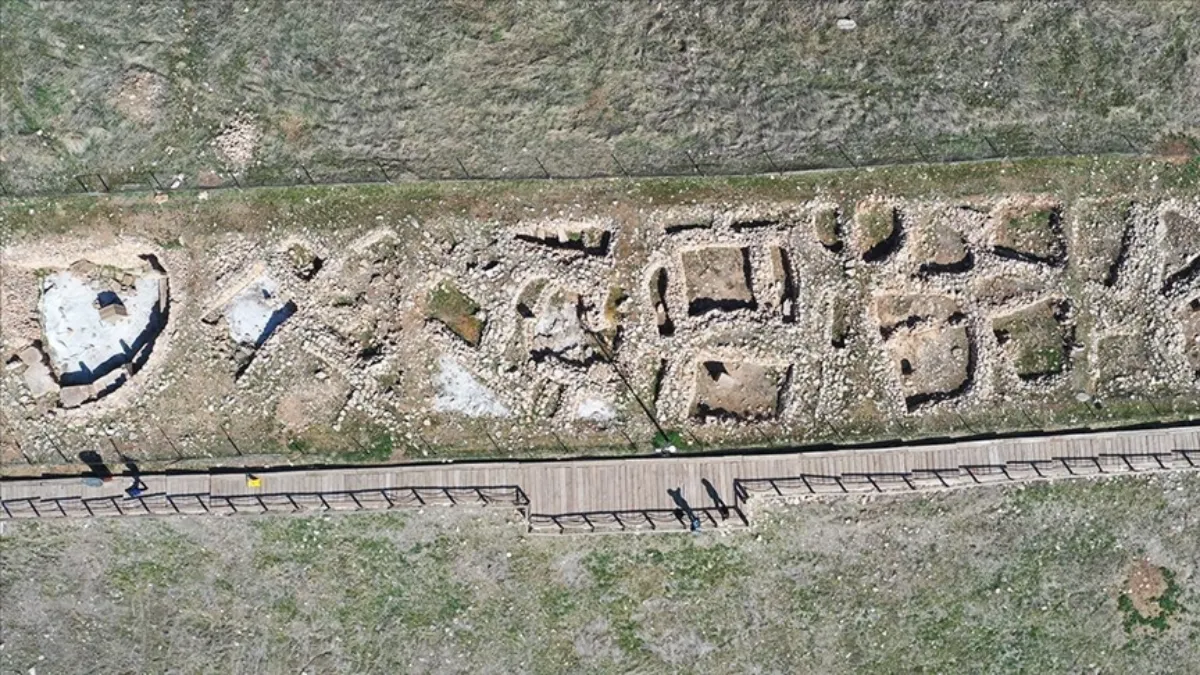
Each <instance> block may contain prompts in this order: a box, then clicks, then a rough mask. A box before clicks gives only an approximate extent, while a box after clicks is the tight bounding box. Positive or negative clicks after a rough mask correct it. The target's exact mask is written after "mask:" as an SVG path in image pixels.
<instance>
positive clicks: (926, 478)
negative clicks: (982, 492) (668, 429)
mask: <svg viewBox="0 0 1200 675" xmlns="http://www.w3.org/2000/svg"><path fill="white" fill-rule="evenodd" d="M1196 468H1200V450H1172V451H1170V452H1155V453H1138V454H1117V453H1102V454H1098V455H1095V456H1089V457H1055V458H1052V459H1037V460H1012V461H1008V462H1004V463H1002V464H971V465H963V466H958V467H953V468H945V469H913V470H911V471H907V472H894V473H846V474H839V475H832V476H831V475H821V474H800V475H797V476H785V477H772V478H739V479H737V480H735V481H734V495H735V499H736V500H737V504H738V505H739V506H740V505H741V504H744V503H745V502H746V500H748V499H749V498H750V497H753V496H766V497H771V496H774V497H789V496H803V495H820V494H850V493H872V492H913V491H917V490H930V489H945V488H954V487H965V486H969V485H985V484H996V483H1008V482H1018V481H1028V480H1038V479H1049V478H1068V477H1071V476H1096V475H1110V474H1129V473H1139V472H1147V471H1169V470H1183V469H1196Z"/></svg>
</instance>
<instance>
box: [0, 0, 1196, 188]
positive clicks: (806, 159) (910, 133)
mask: <svg viewBox="0 0 1200 675" xmlns="http://www.w3.org/2000/svg"><path fill="white" fill-rule="evenodd" d="M0 11H2V12H3V20H2V21H0V44H2V45H4V47H3V49H4V54H3V57H4V58H2V59H0V91H3V93H4V95H3V96H0V154H2V155H4V156H5V162H4V163H3V164H2V165H0V166H2V167H3V169H2V171H3V173H4V174H5V175H4V176H3V179H4V182H5V183H7V184H8V186H9V188H10V189H13V190H32V189H51V190H57V189H62V188H65V187H68V186H71V187H74V181H73V179H72V175H73V174H75V173H85V172H100V173H104V174H106V175H108V176H109V182H110V183H114V182H115V183H124V182H133V183H142V184H144V183H145V182H146V180H147V179H146V175H145V172H147V171H157V172H159V173H160V175H163V176H165V175H170V176H174V175H176V174H183V175H184V176H185V177H186V178H187V179H188V180H189V181H192V182H194V181H196V180H197V179H198V176H199V175H200V174H202V173H203V172H205V171H210V170H215V169H220V168H222V164H223V163H222V162H221V161H220V159H219V158H218V157H217V156H216V155H215V154H214V152H213V150H214V149H213V147H212V146H211V145H210V143H211V142H212V141H213V140H214V138H216V137H217V136H218V135H219V134H220V133H221V132H222V130H223V129H226V128H227V127H228V126H229V125H230V124H231V123H233V122H234V121H235V120H238V119H242V118H243V116H244V115H252V116H253V117H254V119H255V120H256V126H257V128H258V129H259V130H260V131H261V133H262V137H261V143H259V144H258V145H257V147H256V148H254V150H253V157H252V162H250V163H248V164H246V169H247V171H248V175H246V176H243V177H242V178H241V180H242V182H243V183H252V184H260V183H274V182H280V181H288V182H295V181H301V182H302V181H304V180H306V179H307V178H306V177H305V176H304V175H303V173H302V171H301V169H300V168H299V165H305V166H307V167H308V168H309V170H310V172H311V173H312V175H313V176H314V178H315V179H316V180H347V179H354V178H362V177H365V176H372V177H375V178H377V179H378V178H381V177H382V176H381V175H380V170H379V167H378V166H377V165H376V164H375V163H374V161H373V160H382V161H383V162H385V164H386V166H387V167H388V168H387V171H388V172H389V174H390V175H391V176H392V177H393V178H398V177H412V176H423V177H448V176H456V177H461V176H464V175H470V176H476V177H477V176H493V177H502V176H543V175H544V173H545V172H549V173H550V174H552V175H555V176H564V175H574V176H580V175H621V174H622V173H624V172H626V171H628V172H632V173H639V174H645V173H672V174H694V173H695V172H696V170H697V168H698V169H699V170H700V171H703V172H709V173H712V172H745V171H774V170H778V169H789V168H800V167H813V166H849V165H850V163H851V162H854V163H858V164H864V163H886V162H894V161H915V160H919V159H921V158H923V157H925V158H928V159H930V160H933V161H937V160H942V159H962V158H978V157H984V156H995V155H996V154H997V153H999V154H1003V155H1010V156H1020V155H1028V154H1048V153H1061V152H1095V151H1127V150H1129V149H1130V148H1131V147H1138V148H1147V149H1151V148H1153V146H1154V142H1153V141H1154V138H1155V137H1156V136H1158V135H1162V132H1165V131H1171V132H1182V133H1183V134H1186V133H1189V132H1190V133H1193V134H1194V132H1195V119H1194V118H1193V117H1191V116H1190V111H1191V110H1193V109H1194V108H1195V105H1194V102H1195V99H1196V96H1197V93H1198V90H1197V87H1198V86H1200V85H1198V84H1197V80H1196V78H1195V77H1194V76H1193V75H1194V59H1193V60H1189V59H1188V55H1189V54H1195V53H1197V52H1198V51H1200V44H1198V40H1200V36H1198V35H1197V34H1196V31H1191V30H1188V27H1189V26H1192V25H1195V24H1196V23H1197V22H1198V21H1200V8H1198V7H1197V5H1196V4H1195V3H1193V2H1188V1H1187V0H1174V1H1162V0H1140V1H1136V2H1134V1H1124V0H1111V1H1107V2H1094V1H1092V0H1071V1H1069V2H1056V3H1050V2H1036V3H1022V2H1016V1H1010V2H995V3H970V4H969V5H967V6H964V4H963V3H961V2H958V1H957V0H941V1H938V2H900V1H895V2H870V3H866V2H833V1H832V0H830V1H827V2H818V3H794V2H787V1H786V0H761V1H745V2H738V3H732V4H731V3H714V4H708V5H703V6H697V5H695V4H693V3H691V2H687V1H686V0H671V1H669V2H664V3H636V2H635V3H631V2H621V1H619V0H606V1H601V2H586V3H566V4H563V3H556V2H551V1H550V0H538V1H535V2H523V3H479V2H429V1H428V0H404V1H403V2H396V3H388V4H381V3H378V2H373V1H371V0H338V1H318V2H306V3H304V5H303V7H302V8H297V7H289V8H288V9H287V11H284V10H283V9H282V6H280V5H276V4H272V3H265V4H250V5H246V4H242V3H235V2H232V1H214V2H185V3H182V4H179V5H164V4H161V3H121V4H113V3H94V2H35V1H32V0H7V1H6V2H5V3H4V4H3V6H2V9H0ZM847 13H848V14H850V15H851V16H852V17H853V18H854V20H855V21H856V23H857V25H858V28H857V29H856V30H854V31H848V32H847V31H842V30H839V29H838V28H837V27H836V25H835V22H836V19H837V18H839V17H840V16H843V15H845V14H847ZM133 71H136V72H141V73H146V74H148V76H149V77H152V78H153V79H154V80H155V83H154V85H153V88H152V91H150V92H149V93H152V94H153V97H154V99H155V100H161V102H162V105H161V106H160V107H157V108H159V109H160V110H161V112H160V113H159V114H155V115H152V116H148V115H143V114H142V112H141V111H140V109H131V108H129V107H128V106H126V104H125V103H122V102H121V99H120V96H119V94H120V92H121V91H122V83H123V82H125V80H126V78H127V77H129V75H128V73H130V72H133ZM147 91H149V90H147ZM114 92H116V93H117V94H118V95H117V96H116V97H114ZM145 93H146V92H143V93H142V94H139V93H138V92H137V91H133V92H131V93H127V94H126V96H127V97H128V96H129V95H132V96H135V97H138V98H137V100H134V101H132V102H134V103H139V102H143V101H144V100H145V98H146V96H145ZM125 100H126V102H129V101H130V99H128V98H126V99H125ZM1160 145H1161V148H1160V149H1162V150H1163V151H1164V152H1170V153H1173V154H1178V153H1187V154H1190V153H1192V152H1194V148H1192V146H1191V145H1190V144H1189V143H1188V142H1187V139H1186V137H1184V136H1182V135H1178V134H1177V135H1174V136H1170V137H1167V136H1165V135H1164V138H1163V141H1162V143H1161V144H1160ZM614 156H615V159H614ZM241 157H243V156H241V155H239V158H241ZM239 161H240V160H239ZM259 162H261V164H259ZM226 180H228V179H226ZM97 187H98V186H97Z"/></svg>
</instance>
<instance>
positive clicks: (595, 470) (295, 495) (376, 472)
mask: <svg viewBox="0 0 1200 675" xmlns="http://www.w3.org/2000/svg"><path fill="white" fill-rule="evenodd" d="M1195 467H1200V428H1196V427H1176V428H1168V429H1155V430H1136V431H1112V432H1098V433H1088V434H1073V435H1063V436H1053V437H1040V438H1019V439H999V440H990V441H966V442H957V443H946V444H939V445H928V446H918V447H892V448H872V449H845V450H831V451H820V452H797V453H789V454H742V455H721V456H686V455H684V456H663V457H638V458H614V459H593V460H558V461H556V460H545V461H536V462H463V463H457V462H455V463H439V464H420V465H397V466H388V467H363V468H342V469H320V468H315V469H301V470H279V471H276V470H270V471H263V472H262V473H260V474H259V477H260V478H261V485H259V486H257V487H251V485H250V484H249V482H248V481H247V475H246V474H245V473H207V472H205V473H190V474H145V475H143V476H142V479H143V481H144V482H145V484H146V486H147V490H146V492H145V494H144V495H142V496H141V497H139V498H132V499H131V498H128V497H127V495H126V494H125V492H124V490H125V488H127V487H128V486H129V484H130V482H131V481H130V478H129V477H121V476H118V477H115V478H114V479H113V480H112V481H110V482H107V483H104V484H103V485H101V486H97V487H92V486H88V485H86V484H85V483H84V482H83V481H82V480H81V477H78V476H76V477H46V478H35V479H13V480H6V481H3V482H0V504H2V505H3V510H2V511H0V518H20V517H39V516H40V517H46V516H70V515H81V516H89V515H132V514H147V513H153V514H172V513H206V512H208V513H212V512H216V513H233V512H243V511H250V512H256V511H274V510H300V509H307V508H318V509H343V508H344V509H369V508H391V507H395V506H411V505H417V506H419V505H423V504H442V503H476V504H486V503H503V504H510V505H514V506H517V507H520V508H523V509H526V510H527V513H528V514H529V515H530V517H531V523H532V524H534V525H535V526H546V527H551V528H559V529H562V528H563V527H564V526H563V523H564V522H566V523H569V524H574V525H579V524H580V523H582V525H579V526H580V527H583V528H584V529H604V528H605V527H617V528H618V529H628V528H627V523H626V521H628V520H631V521H636V522H640V523H642V524H645V525H646V526H651V525H649V523H651V522H653V518H651V517H650V516H645V515H638V514H644V513H648V512H653V514H656V515H655V517H658V516H663V514H666V515H665V516H664V517H665V518H666V521H665V522H668V524H669V522H670V521H671V520H672V519H673V520H675V521H680V522H681V520H680V518H679V514H678V513H676V511H677V508H678V502H677V501H676V499H675V498H674V497H673V496H672V495H671V493H670V492H669V491H672V490H679V491H680V495H681V496H682V498H683V499H684V500H685V501H686V502H687V503H688V505H690V506H691V507H692V508H693V509H695V510H696V511H697V512H698V514H699V515H700V516H703V517H705V518H710V519H712V520H713V522H714V523H716V522H717V519H716V517H714V516H712V515H711V513H713V512H717V513H720V514H721V519H722V520H724V519H728V518H729V513H728V511H729V509H730V508H731V507H732V508H733V509H734V510H735V511H737V510H738V508H739V507H740V506H741V504H742V503H743V502H744V501H745V499H747V498H749V497H751V496H753V495H762V494H772V495H788V494H811V493H844V492H864V491H868V492H871V491H887V490H909V489H923V488H944V487H953V486H956V485H969V484H977V483H988V482H995V481H1005V480H1024V479H1035V478H1039V477H1041V478H1046V477H1055V476H1070V475H1089V474H1097V473H1120V472H1130V471H1142V470H1166V469H1187V468H1195ZM571 514H591V515H590V516H589V517H586V518H582V519H581V518H579V517H575V516H571ZM614 514H616V515H614ZM621 514H624V515H621ZM672 514H674V515H672ZM738 514H739V515H740V511H738ZM639 518H640V520H639ZM596 523H601V527H599V528H597V525H596Z"/></svg>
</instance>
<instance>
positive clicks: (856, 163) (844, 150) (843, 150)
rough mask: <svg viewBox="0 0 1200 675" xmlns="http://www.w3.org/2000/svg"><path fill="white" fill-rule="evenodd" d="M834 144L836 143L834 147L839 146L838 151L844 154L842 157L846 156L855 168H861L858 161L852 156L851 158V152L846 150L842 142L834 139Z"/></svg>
mask: <svg viewBox="0 0 1200 675" xmlns="http://www.w3.org/2000/svg"><path fill="white" fill-rule="evenodd" d="M833 145H834V147H836V148H837V151H838V152H839V153H840V154H841V155H842V157H843V158H844V159H845V160H846V161H847V162H850V166H853V167H854V168H855V169H857V168H859V167H858V162H855V161H854V160H853V159H851V158H850V154H849V153H847V152H846V149H845V148H843V147H842V144H841V143H839V142H837V141H834V142H833Z"/></svg>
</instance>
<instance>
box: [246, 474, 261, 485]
mask: <svg viewBox="0 0 1200 675" xmlns="http://www.w3.org/2000/svg"><path fill="white" fill-rule="evenodd" d="M246 487H252V488H258V487H262V479H261V478H259V477H258V476H255V475H254V474H252V473H250V474H246Z"/></svg>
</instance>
